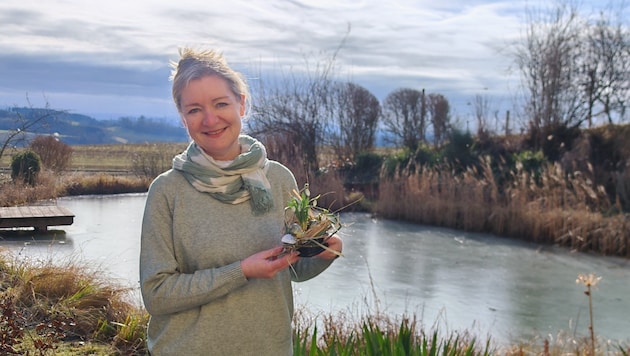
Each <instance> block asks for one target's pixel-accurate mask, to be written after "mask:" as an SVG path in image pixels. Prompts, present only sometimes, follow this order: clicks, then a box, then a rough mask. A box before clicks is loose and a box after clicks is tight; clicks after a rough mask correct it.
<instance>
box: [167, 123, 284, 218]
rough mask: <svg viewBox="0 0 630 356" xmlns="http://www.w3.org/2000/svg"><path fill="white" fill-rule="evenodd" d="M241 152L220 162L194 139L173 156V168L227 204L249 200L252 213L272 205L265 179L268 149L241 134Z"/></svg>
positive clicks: (258, 213) (266, 209) (199, 188)
mask: <svg viewBox="0 0 630 356" xmlns="http://www.w3.org/2000/svg"><path fill="white" fill-rule="evenodd" d="M238 140H239V143H240V144H241V154H240V155H238V156H237V157H236V158H235V159H234V160H233V161H230V162H227V165H226V164H221V163H223V162H221V163H219V162H217V161H216V160H215V159H213V158H212V157H210V156H209V155H208V154H206V153H205V152H203V150H202V149H200V148H199V146H198V145H197V144H196V143H195V142H191V143H190V145H188V148H186V150H185V151H184V152H182V153H181V154H179V155H177V156H175V158H173V168H174V169H176V170H178V171H180V172H182V174H183V175H184V177H186V179H187V180H188V182H190V184H191V185H192V186H193V187H194V188H195V189H197V190H198V191H200V192H204V193H208V194H210V195H211V196H212V197H214V198H215V199H217V200H219V201H222V202H224V203H227V204H240V203H242V202H245V201H248V200H249V201H250V203H251V206H252V211H253V213H254V214H255V215H261V214H264V213H266V212H268V211H269V210H271V208H272V207H273V199H272V196H271V186H270V184H269V181H268V180H267V175H266V172H267V167H268V160H267V151H266V150H265V146H264V145H263V144H262V143H261V142H259V141H258V140H256V139H254V138H252V137H250V136H247V135H240V136H239V139H238Z"/></svg>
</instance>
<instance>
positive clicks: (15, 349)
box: [0, 251, 148, 355]
mask: <svg viewBox="0 0 630 356" xmlns="http://www.w3.org/2000/svg"><path fill="white" fill-rule="evenodd" d="M0 285H1V286H2V288H1V289H0V301H1V302H0V309H2V311H3V312H2V315H5V316H6V315H10V316H11V317H10V318H5V319H4V320H2V321H0V329H2V331H3V333H4V332H7V331H8V330H11V331H13V332H14V331H16V330H21V331H22V332H21V333H17V334H15V333H14V335H15V336H16V337H14V338H12V339H6V338H3V339H1V340H2V341H1V342H0V348H1V349H2V350H4V351H5V352H8V353H17V354H27V353H28V352H29V350H37V351H38V352H39V353H40V354H42V355H43V354H49V353H45V352H44V351H47V350H56V349H57V348H58V347H59V344H60V343H62V342H80V344H79V346H82V345H83V344H84V343H92V344H94V343H96V344H100V345H102V346H103V347H101V348H100V349H102V350H105V351H104V352H105V353H103V354H110V355H111V354H125V355H128V354H145V353H146V352H145V351H146V348H145V342H144V340H145V337H144V335H145V334H146V331H145V329H146V323H147V320H148V315H147V314H146V312H145V311H144V310H143V309H142V308H140V307H138V306H137V305H136V304H135V303H132V302H131V301H129V300H128V298H129V292H130V289H129V288H123V287H119V286H116V285H114V284H113V283H112V282H111V280H107V279H105V278H104V277H103V274H102V273H101V272H100V271H98V269H97V268H95V267H94V266H92V267H90V266H89V265H87V264H84V263H80V262H79V261H76V260H72V259H69V260H65V261H58V260H55V261H53V260H52V258H51V259H48V260H37V261H32V260H28V259H24V258H17V257H15V256H12V255H10V254H9V253H8V252H6V251H2V252H1V254H0ZM78 348H79V349H81V347H78ZM55 354H57V352H55Z"/></svg>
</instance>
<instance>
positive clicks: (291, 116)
mask: <svg viewBox="0 0 630 356" xmlns="http://www.w3.org/2000/svg"><path fill="white" fill-rule="evenodd" d="M349 32H350V27H348V32H347V33H346V35H345V36H344V38H343V39H342V41H341V42H340V44H339V46H338V47H337V48H336V49H335V51H334V52H333V54H332V55H331V56H330V57H328V58H326V59H324V60H322V61H318V62H317V63H315V66H314V67H312V61H311V58H309V57H307V56H305V58H304V60H305V68H306V69H305V71H304V72H298V71H294V70H292V71H291V72H289V74H286V75H284V76H282V77H281V78H280V79H278V80H274V79H268V80H267V79H266V80H262V79H260V80H258V81H257V82H256V83H257V84H258V86H257V87H255V88H254V89H255V90H254V92H255V93H256V98H257V100H256V101H255V102H254V105H253V109H254V114H255V115H254V117H253V118H252V119H250V120H249V121H248V128H249V131H250V132H251V133H252V134H254V135H258V136H260V137H261V138H262V139H263V140H264V139H265V137H273V136H277V135H283V136H284V137H286V138H290V139H291V140H292V142H293V144H294V145H295V148H297V152H299V153H300V156H301V157H299V158H300V159H301V161H302V162H304V165H305V167H304V169H305V170H306V171H307V172H315V171H316V170H317V169H318V168H319V157H318V149H319V148H320V147H321V144H322V143H323V142H324V135H325V133H326V132H328V131H329V130H328V129H327V127H328V126H329V125H330V124H331V121H332V119H331V118H332V112H333V108H332V103H333V101H334V100H333V99H334V98H333V95H334V85H335V81H334V73H335V65H336V58H337V55H338V53H339V51H340V50H341V48H342V47H343V45H344V43H345V40H346V39H347V36H348V34H349ZM261 78H262V76H261Z"/></svg>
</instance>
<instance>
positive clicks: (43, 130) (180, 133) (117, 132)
mask: <svg viewBox="0 0 630 356" xmlns="http://www.w3.org/2000/svg"><path fill="white" fill-rule="evenodd" d="M44 116H45V117H46V119H45V120H42V121H43V122H44V124H43V125H37V126H36V127H33V128H32V130H29V135H52V134H55V135H57V136H58V137H59V139H60V141H62V142H64V143H66V144H68V145H87V144H108V143H143V142H186V141H188V134H187V132H186V129H184V128H183V127H182V126H181V125H176V124H174V123H171V122H167V121H165V120H164V119H153V118H147V117H144V116H140V117H137V118H134V117H121V118H119V119H117V120H96V119H95V118H93V117H90V116H87V115H81V114H72V113H68V112H64V111H58V110H51V109H41V108H23V107H14V108H9V109H7V110H0V141H1V139H2V135H3V132H5V131H7V130H15V129H16V128H17V127H19V126H20V124H19V122H20V120H33V119H37V118H40V117H44Z"/></svg>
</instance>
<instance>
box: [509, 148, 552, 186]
mask: <svg viewBox="0 0 630 356" xmlns="http://www.w3.org/2000/svg"><path fill="white" fill-rule="evenodd" d="M512 160H513V161H514V164H515V166H516V170H517V171H520V170H523V171H525V172H527V173H529V174H531V175H532V176H533V177H534V179H535V181H536V182H538V181H539V180H540V175H541V173H542V170H543V166H544V164H545V162H546V159H545V155H544V154H543V152H542V151H536V152H532V151H529V150H525V151H521V152H518V153H515V154H513V155H512Z"/></svg>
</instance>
